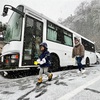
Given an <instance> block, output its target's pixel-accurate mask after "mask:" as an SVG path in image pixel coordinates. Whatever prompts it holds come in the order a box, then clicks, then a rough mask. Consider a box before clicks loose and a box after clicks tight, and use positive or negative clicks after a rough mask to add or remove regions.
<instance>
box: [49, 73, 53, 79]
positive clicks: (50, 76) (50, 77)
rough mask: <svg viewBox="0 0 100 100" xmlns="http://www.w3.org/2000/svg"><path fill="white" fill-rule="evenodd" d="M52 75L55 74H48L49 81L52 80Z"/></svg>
mask: <svg viewBox="0 0 100 100" xmlns="http://www.w3.org/2000/svg"><path fill="white" fill-rule="evenodd" d="M52 76H53V74H51V73H50V74H49V76H48V81H51V80H52Z"/></svg>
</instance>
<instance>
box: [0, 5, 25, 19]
mask: <svg viewBox="0 0 100 100" xmlns="http://www.w3.org/2000/svg"><path fill="white" fill-rule="evenodd" d="M8 9H11V10H13V11H14V12H16V13H18V14H20V15H22V16H23V17H24V13H23V12H21V11H19V10H18V9H16V8H14V7H12V6H11V5H5V6H4V9H3V14H2V16H3V17H5V16H7V13H8Z"/></svg>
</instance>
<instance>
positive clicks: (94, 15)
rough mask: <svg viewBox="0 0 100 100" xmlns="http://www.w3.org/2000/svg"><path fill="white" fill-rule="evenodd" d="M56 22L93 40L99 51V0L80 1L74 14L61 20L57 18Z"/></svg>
mask: <svg viewBox="0 0 100 100" xmlns="http://www.w3.org/2000/svg"><path fill="white" fill-rule="evenodd" d="M58 22H59V23H61V24H62V25H64V26H66V27H67V28H70V29H71V30H73V31H75V32H77V33H79V34H81V35H82V36H84V37H86V38H88V39H90V40H92V41H93V42H95V44H96V50H97V51H99V52H100V0H91V2H86V1H84V2H82V3H81V4H80V5H79V6H78V7H77V8H76V10H75V12H74V15H70V16H69V17H67V18H66V19H65V20H63V21H62V19H61V18H59V19H58Z"/></svg>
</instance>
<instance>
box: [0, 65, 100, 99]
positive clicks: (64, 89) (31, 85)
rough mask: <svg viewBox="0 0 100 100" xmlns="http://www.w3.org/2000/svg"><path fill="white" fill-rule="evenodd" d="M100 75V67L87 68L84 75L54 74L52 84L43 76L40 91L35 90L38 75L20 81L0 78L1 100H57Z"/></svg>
mask: <svg viewBox="0 0 100 100" xmlns="http://www.w3.org/2000/svg"><path fill="white" fill-rule="evenodd" d="M99 75H100V65H96V67H90V68H86V72H85V73H84V74H81V73H80V74H77V69H73V70H66V71H61V72H54V73H53V80H52V81H51V82H48V81H47V82H45V81H46V80H47V76H46V75H43V81H44V83H43V84H41V85H40V87H39V89H38V88H36V89H35V86H36V85H35V84H36V81H37V77H38V76H36V75H35V76H28V77H24V78H19V79H5V78H3V77H1V76H0V100H57V99H58V98H60V97H61V96H63V95H65V94H67V93H69V92H71V91H73V90H74V89H76V88H77V87H79V86H81V85H83V84H85V83H86V82H87V81H90V80H92V79H93V78H95V77H97V76H99ZM41 93H44V94H42V95H41Z"/></svg>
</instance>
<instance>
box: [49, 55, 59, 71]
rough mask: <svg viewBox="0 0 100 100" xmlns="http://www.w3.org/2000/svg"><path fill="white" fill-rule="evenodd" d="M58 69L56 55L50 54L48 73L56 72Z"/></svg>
mask: <svg viewBox="0 0 100 100" xmlns="http://www.w3.org/2000/svg"><path fill="white" fill-rule="evenodd" d="M59 69H60V61H59V57H58V56H57V55H56V54H51V67H50V69H49V70H50V71H57V70H59Z"/></svg>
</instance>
